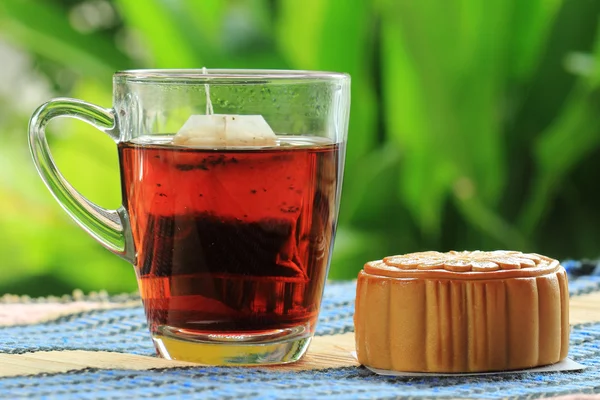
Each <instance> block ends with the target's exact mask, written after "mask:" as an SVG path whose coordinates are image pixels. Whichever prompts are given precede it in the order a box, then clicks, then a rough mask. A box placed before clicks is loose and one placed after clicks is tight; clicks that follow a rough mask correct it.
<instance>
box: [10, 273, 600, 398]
mask: <svg viewBox="0 0 600 400" xmlns="http://www.w3.org/2000/svg"><path fill="white" fill-rule="evenodd" d="M569 289H570V292H571V295H572V296H574V295H579V294H583V293H588V292H592V291H597V290H600V277H599V276H588V275H585V276H579V277H572V278H571V282H570V286H569ZM354 291H355V284H354V283H353V282H348V283H330V284H328V285H327V287H326V290H325V296H324V300H323V305H322V311H321V314H320V318H319V324H318V327H317V333H316V334H317V335H332V334H338V333H344V332H349V331H352V329H353V323H352V315H353V308H354V296H355V292H354ZM62 349H65V350H67V349H68V350H78V349H80V350H110V351H120V352H127V353H134V354H141V355H154V348H153V345H152V343H151V341H150V338H149V334H148V332H147V327H146V324H145V318H144V314H143V310H142V309H141V307H131V308H126V309H117V310H101V311H100V310H99V311H89V312H84V313H79V314H75V315H70V316H67V317H62V318H59V319H57V320H55V321H51V322H47V323H43V324H35V325H24V326H13V327H4V328H0V353H24V352H31V351H39V350H62ZM569 356H570V357H571V358H573V359H575V360H576V361H578V362H580V363H582V364H584V365H586V366H587V367H588V368H587V369H586V370H585V371H581V372H566V373H537V374H535V373H534V374H509V375H496V376H494V375H491V376H481V377H437V378H436V377H424V378H393V377H383V376H378V375H375V374H373V373H371V372H370V371H368V370H366V369H365V368H363V367H356V368H340V369H330V370H323V371H303V372H276V371H272V370H258V369H244V368H218V367H190V368H175V369H162V370H149V371H130V370H95V369H88V370H83V371H78V372H73V373H60V374H51V375H35V376H26V377H16V378H0V397H6V398H11V399H16V398H31V397H38V398H39V397H42V398H78V399H79V398H81V399H108V398H124V397H130V398H143V397H152V398H160V399H170V398H174V399H175V398H182V397H186V398H187V397H191V396H193V397H197V398H202V399H227V398H229V399H233V398H235V399H240V398H265V399H279V398H297V399H305V398H306V399H328V400H330V399H332V398H334V399H362V398H365V399H366V398H399V397H435V398H450V397H453V398H456V397H461V398H539V397H550V396H556V395H562V394H568V393H600V370H599V369H598V367H599V365H600V323H594V324H583V325H577V326H575V327H573V330H572V333H571V350H570V353H569Z"/></svg>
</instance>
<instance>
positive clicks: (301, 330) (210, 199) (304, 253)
mask: <svg viewBox="0 0 600 400" xmlns="http://www.w3.org/2000/svg"><path fill="white" fill-rule="evenodd" d="M113 88H114V89H113V104H114V107H113V108H112V109H104V108H101V107H98V106H96V105H93V104H89V103H86V102H83V101H81V100H74V99H66V98H57V99H54V100H51V101H49V102H48V103H46V104H44V105H42V106H41V107H40V108H39V109H38V110H37V111H36V112H35V114H34V115H33V116H32V118H31V121H30V126H29V143H30V147H31V152H32V156H33V160H34V163H35V165H36V167H37V169H38V172H39V173H40V175H41V177H42V179H43V180H44V182H45V183H46V185H47V187H48V188H49V189H50V191H51V192H52V194H53V195H54V197H55V198H56V199H57V200H58V202H59V203H60V205H61V206H62V207H63V209H64V210H65V211H66V212H67V213H68V214H69V215H70V216H71V217H72V218H73V219H74V220H75V221H76V222H77V223H78V224H79V225H80V226H81V227H82V228H83V229H85V230H86V231H87V232H88V233H89V234H91V235H92V236H93V237H94V238H95V239H96V240H97V241H98V242H100V244H102V245H103V246H104V247H106V248H107V249H108V250H110V251H111V252H113V253H115V254H117V255H119V256H121V257H122V258H124V259H125V260H127V261H129V262H130V263H131V264H133V265H134V267H135V271H136V276H137V279H138V285H139V290H140V295H141V298H142V301H143V304H144V309H145V312H146V317H147V319H148V325H149V328H150V332H151V335H152V339H153V341H154V344H155V347H156V350H157V352H158V354H159V355H161V356H162V357H165V358H167V359H177V360H185V361H193V362H199V363H203V364H212V365H256V364H280V363H288V362H293V361H296V360H298V359H300V358H301V357H302V356H303V355H304V353H305V352H306V350H307V348H308V346H309V343H310V341H311V339H312V336H313V334H314V331H315V325H316V322H317V316H318V313H319V307H320V303H321V297H322V293H323V287H324V284H325V279H326V276H327V271H328V268H329V262H330V258H331V251H332V248H333V240H334V235H335V230H336V220H337V214H338V205H339V200H340V193H341V183H342V175H343V165H344V156H345V144H346V138H347V128H348V117H349V105H350V91H349V90H350V77H349V76H348V75H345V74H338V73H329V72H310V71H272V70H206V69H204V70H131V71H122V72H117V73H116V74H115V75H114V78H113ZM192 115H194V116H195V117H194V118H190V116H192ZM249 115H252V116H254V117H248V116H249ZM56 117H73V118H77V119H80V120H83V121H85V122H87V123H89V124H91V125H93V126H94V127H96V128H98V129H99V130H101V131H103V132H104V133H106V134H108V135H109V136H110V137H111V138H113V140H114V141H115V142H116V143H117V147H118V151H119V162H120V173H121V188H122V198H123V204H122V206H121V207H120V208H119V209H118V210H107V209H104V208H102V207H100V206H98V205H96V204H94V203H92V202H90V201H89V200H87V199H86V198H85V197H83V196H82V195H81V194H80V193H78V192H77V190H76V189H75V188H73V187H72V186H71V185H70V184H69V183H68V182H67V181H66V180H65V178H64V177H63V176H62V175H61V173H60V171H59V170H58V169H57V167H56V165H55V163H54V161H53V159H52V156H51V154H50V151H49V148H48V143H47V140H46V136H45V127H46V124H47V123H48V122H49V121H50V120H52V119H53V118H56ZM236 118H237V119H236Z"/></svg>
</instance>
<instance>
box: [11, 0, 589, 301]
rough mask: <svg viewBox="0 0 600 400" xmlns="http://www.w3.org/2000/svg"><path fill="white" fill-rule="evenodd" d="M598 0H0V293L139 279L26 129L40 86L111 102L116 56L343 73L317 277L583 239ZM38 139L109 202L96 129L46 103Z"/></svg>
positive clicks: (147, 62)
mask: <svg viewBox="0 0 600 400" xmlns="http://www.w3.org/2000/svg"><path fill="white" fill-rule="evenodd" d="M599 12H600V2H598V1H595V0H564V1H561V0H527V1H520V0H486V1H470V0H451V1H438V0H422V1H412V0H378V1H369V0H356V1H353V2H352V6H349V2H348V1H346V0H303V1H299V0H245V1H242V0H237V1H234V0H178V1H174V0H145V1H144V2H139V1H137V0H114V1H111V2H109V1H107V0H85V1H80V0H2V1H0V44H2V46H3V47H2V48H4V51H3V52H1V53H0V54H1V55H2V60H1V64H2V67H0V68H2V69H1V70H0V71H1V72H2V73H1V75H0V126H1V128H2V132H3V134H2V135H1V136H0V166H1V167H2V174H0V206H1V207H2V213H1V214H0V237H1V240H0V256H1V258H0V259H1V260H2V261H1V262H2V264H3V265H2V267H1V271H2V272H1V273H0V293H2V292H7V291H8V292H13V293H28V294H32V295H42V294H51V293H54V294H61V293H65V292H67V291H69V290H71V289H73V288H75V287H79V288H81V289H83V290H84V291H89V290H98V289H107V290H108V291H110V292H120V291H131V290H134V288H135V280H134V275H133V270H132V268H131V267H130V266H128V265H126V264H125V263H124V262H122V261H120V260H119V259H118V258H117V257H115V256H113V255H111V254H109V253H108V252H107V251H105V250H104V249H102V248H101V247H100V246H99V245H97V244H96V243H94V242H93V240H92V239H91V238H89V237H88V236H87V235H86V234H85V233H84V232H83V231H82V230H80V229H79V228H78V227H76V226H75V225H74V224H73V223H72V222H71V221H70V220H69V219H68V217H67V215H66V214H65V213H63V212H62V210H61V209H60V207H58V205H57V204H56V203H55V202H54V201H53V200H52V199H51V196H50V195H49V193H48V192H47V190H46V189H45V188H44V187H43V185H42V182H41V180H40V179H39V178H38V177H37V175H36V173H35V171H34V169H33V165H32V162H31V160H30V157H29V154H28V150H27V145H26V123H27V122H26V121H27V119H28V118H29V116H30V114H31V113H32V112H33V107H34V106H35V105H36V104H39V103H41V102H42V101H43V100H45V99H46V98H48V97H51V96H67V95H68V96H71V97H78V98H82V99H84V100H87V101H90V102H95V103H97V104H100V105H102V106H105V107H109V106H110V103H111V74H112V73H113V72H114V71H116V70H120V69H127V68H200V67H202V66H207V67H209V68H291V69H316V70H333V71H343V72H348V73H350V74H351V75H352V110H351V123H350V133H349V144H348V154H347V167H346V173H345V180H344V192H343V198H342V209H341V215H340V224H339V230H338V236H337V241H336V246H335V252H334V260H333V263H332V268H331V273H330V277H331V278H353V277H355V276H356V273H357V271H358V270H359V269H360V268H361V267H362V264H363V263H364V262H365V261H367V260H370V259H376V258H380V257H382V256H384V255H388V254H392V253H403V252H411V251H417V250H423V249H439V250H449V249H474V248H479V249H493V248H514V249H520V250H527V251H536V252H540V253H546V254H548V255H550V256H554V257H558V258H566V257H576V258H580V257H596V256H597V255H598V243H599V242H600V241H599V239H600V223H599V222H600V208H599V207H598V203H599V202H598V200H599V199H598V194H599V193H600V190H599V189H598V186H597V185H598V179H597V178H598V176H599V174H598V171H599V168H598V167H597V165H598V162H597V161H596V160H597V158H598V156H600V126H599V124H600V119H599V118H598V117H597V115H596V114H597V111H598V109H599V106H600V104H599V103H600V96H599V95H600V92H599V89H600V88H599V84H600V30H599V24H598V22H599V16H600V14H599ZM0 49H1V48H0ZM11 66H12V67H11ZM50 141H51V147H52V149H53V154H54V157H55V158H56V160H57V162H58V164H59V166H60V168H61V169H62V171H63V173H64V175H65V176H66V177H67V178H68V179H69V180H70V181H71V182H72V183H73V184H74V186H76V187H77V188H78V189H79V190H80V191H81V192H82V193H83V194H84V195H86V196H88V197H89V198H90V199H91V200H93V201H95V202H97V203H99V204H101V205H103V206H105V207H113V208H114V207H116V206H117V205H118V204H119V202H120V188H119V174H118V161H117V156H116V150H115V146H114V143H112V141H111V140H110V139H109V138H108V137H103V135H101V134H99V133H98V132H97V131H94V130H93V129H92V128H90V127H88V126H86V125H85V124H83V123H80V122H76V121H75V122H73V121H57V122H54V123H52V124H51V131H50Z"/></svg>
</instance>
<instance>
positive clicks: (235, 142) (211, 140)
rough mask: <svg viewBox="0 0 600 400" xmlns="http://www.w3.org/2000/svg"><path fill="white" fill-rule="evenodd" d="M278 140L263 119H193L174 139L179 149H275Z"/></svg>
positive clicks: (220, 116) (226, 116) (212, 116)
mask: <svg viewBox="0 0 600 400" xmlns="http://www.w3.org/2000/svg"><path fill="white" fill-rule="evenodd" d="M276 140H277V137H276V136H275V133H274V132H273V130H272V129H271V127H270V126H269V124H268V123H267V121H265V119H264V118H263V117H262V115H230V114H209V115H192V116H191V117H190V118H189V119H188V120H187V121H186V122H185V124H183V126H182V127H181V129H179V131H178V132H177V134H176V135H175V137H174V138H173V144H175V145H180V146H274V145H275V144H276Z"/></svg>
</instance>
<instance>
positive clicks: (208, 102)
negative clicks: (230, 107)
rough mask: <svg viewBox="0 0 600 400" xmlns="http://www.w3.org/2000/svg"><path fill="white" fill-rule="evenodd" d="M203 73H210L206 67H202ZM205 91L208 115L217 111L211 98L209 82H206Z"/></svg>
mask: <svg viewBox="0 0 600 400" xmlns="http://www.w3.org/2000/svg"><path fill="white" fill-rule="evenodd" d="M202 75H208V70H207V69H206V67H202ZM204 91H205V92H206V115H213V114H214V113H215V112H214V110H213V105H212V101H211V100H210V85H209V84H208V83H205V84H204Z"/></svg>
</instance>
